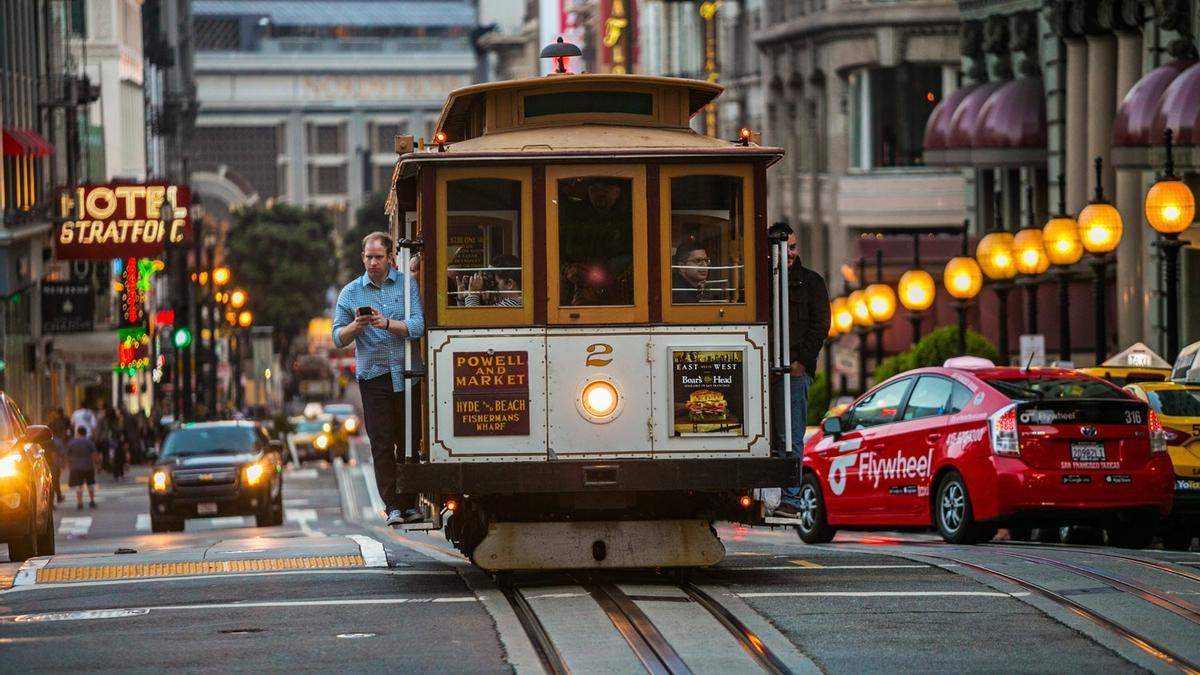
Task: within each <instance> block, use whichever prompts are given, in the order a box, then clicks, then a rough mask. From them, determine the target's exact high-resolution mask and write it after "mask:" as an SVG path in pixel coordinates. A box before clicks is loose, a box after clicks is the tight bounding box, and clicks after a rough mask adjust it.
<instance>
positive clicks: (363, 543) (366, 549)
mask: <svg viewBox="0 0 1200 675" xmlns="http://www.w3.org/2000/svg"><path fill="white" fill-rule="evenodd" d="M346 538H347V539H350V540H352V541H354V542H355V543H357V544H358V550H359V552H360V553H362V557H363V562H364V563H365V564H366V566H367V567H387V566H388V561H387V552H386V551H384V550H383V543H382V542H380V541H379V540H377V539H372V538H371V537H367V536H364V535H361V534H349V535H346Z"/></svg>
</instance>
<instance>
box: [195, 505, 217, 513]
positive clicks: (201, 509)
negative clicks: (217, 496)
mask: <svg viewBox="0 0 1200 675" xmlns="http://www.w3.org/2000/svg"><path fill="white" fill-rule="evenodd" d="M216 512H217V503H216V502H201V503H200V504H197V505H196V513H197V515H201V516H211V515H213V514H214V513H216Z"/></svg>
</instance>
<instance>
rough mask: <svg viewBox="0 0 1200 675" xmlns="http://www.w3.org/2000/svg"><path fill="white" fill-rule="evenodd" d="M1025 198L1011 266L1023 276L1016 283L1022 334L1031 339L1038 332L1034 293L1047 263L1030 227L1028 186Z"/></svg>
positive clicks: (1034, 229) (1038, 235)
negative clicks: (1025, 209) (1020, 298)
mask: <svg viewBox="0 0 1200 675" xmlns="http://www.w3.org/2000/svg"><path fill="white" fill-rule="evenodd" d="M1025 197H1026V200H1027V202H1028V204H1029V215H1028V220H1027V221H1026V223H1025V227H1023V228H1021V229H1020V230H1017V234H1016V235H1015V236H1014V237H1013V263H1014V264H1015V265H1016V267H1017V271H1018V272H1020V273H1021V274H1023V275H1025V277H1024V278H1022V279H1021V280H1020V281H1019V282H1018V283H1019V284H1021V285H1022V286H1024V287H1025V332H1026V333H1028V334H1030V335H1034V334H1036V333H1037V332H1038V301H1037V291H1038V286H1040V285H1041V282H1040V281H1039V280H1038V277H1039V276H1041V274H1042V273H1043V272H1045V271H1046V270H1047V269H1049V267H1050V261H1049V260H1048V259H1047V258H1046V246H1045V243H1044V241H1043V238H1042V229H1041V228H1040V227H1037V226H1036V225H1035V224H1034V215H1033V186H1032V185H1026V186H1025Z"/></svg>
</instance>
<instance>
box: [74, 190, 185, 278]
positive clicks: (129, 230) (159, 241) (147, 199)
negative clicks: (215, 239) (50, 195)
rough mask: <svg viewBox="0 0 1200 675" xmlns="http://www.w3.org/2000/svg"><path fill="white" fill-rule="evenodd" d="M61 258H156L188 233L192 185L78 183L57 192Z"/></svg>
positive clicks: (183, 238) (180, 241)
mask: <svg viewBox="0 0 1200 675" xmlns="http://www.w3.org/2000/svg"><path fill="white" fill-rule="evenodd" d="M58 203H59V217H60V218H61V219H62V221H63V222H62V223H61V224H59V226H58V230H57V232H56V236H55V238H54V254H55V256H56V257H57V258H58V259H59V260H111V259H113V258H156V257H159V256H161V255H162V254H163V251H164V249H165V247H166V245H167V244H168V243H171V244H181V243H184V242H187V241H190V240H191V238H192V219H191V215H190V214H191V208H190V207H191V204H192V193H191V188H189V187H188V186H186V185H172V184H169V183H109V184H106V185H80V186H78V187H76V188H74V189H64V190H62V191H61V193H60V195H59V202H58Z"/></svg>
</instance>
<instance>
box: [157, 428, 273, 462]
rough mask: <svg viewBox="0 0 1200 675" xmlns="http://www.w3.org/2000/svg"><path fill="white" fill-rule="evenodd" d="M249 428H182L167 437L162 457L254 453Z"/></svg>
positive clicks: (251, 433)
mask: <svg viewBox="0 0 1200 675" xmlns="http://www.w3.org/2000/svg"><path fill="white" fill-rule="evenodd" d="M254 439H255V434H254V429H252V428H251V427H184V428H182V429H176V430H175V431H173V432H171V435H170V436H167V441H166V443H164V444H163V453H162V456H163V457H187V456H191V455H218V454H236V453H241V452H253V451H254Z"/></svg>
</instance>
